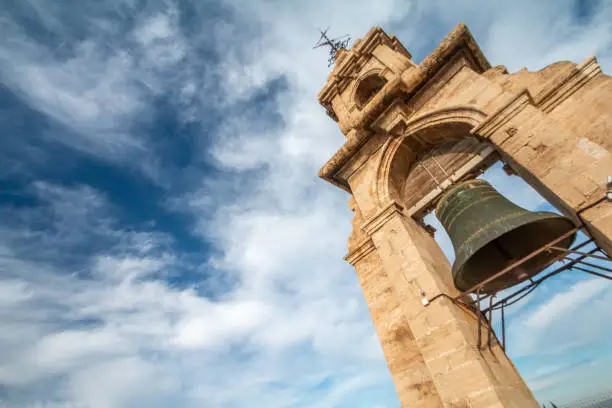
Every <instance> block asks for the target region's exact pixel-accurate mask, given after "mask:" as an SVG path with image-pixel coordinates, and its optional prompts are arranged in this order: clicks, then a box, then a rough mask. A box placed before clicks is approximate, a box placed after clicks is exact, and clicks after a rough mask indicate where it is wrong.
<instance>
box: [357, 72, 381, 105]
mask: <svg viewBox="0 0 612 408" xmlns="http://www.w3.org/2000/svg"><path fill="white" fill-rule="evenodd" d="M386 83H387V80H386V79H385V78H383V77H381V76H379V75H376V74H375V75H370V76H368V77H366V78H364V79H363V80H362V81H361V82H360V83H359V85H358V86H357V91H356V92H355V103H356V104H357V106H358V107H359V108H362V107H364V106H365V104H366V103H368V102H369V101H370V99H372V98H373V97H374V95H376V94H377V93H378V91H380V90H381V89H382V87H383V86H385V84H386Z"/></svg>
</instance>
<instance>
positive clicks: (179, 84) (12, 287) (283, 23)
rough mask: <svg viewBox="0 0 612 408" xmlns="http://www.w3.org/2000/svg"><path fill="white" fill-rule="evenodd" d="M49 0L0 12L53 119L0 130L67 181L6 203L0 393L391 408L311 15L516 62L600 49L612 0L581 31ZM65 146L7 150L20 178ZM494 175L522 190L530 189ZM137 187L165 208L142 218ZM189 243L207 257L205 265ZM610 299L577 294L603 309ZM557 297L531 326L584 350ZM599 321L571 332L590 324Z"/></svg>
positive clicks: (428, 15) (8, 47) (1, 57)
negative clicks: (454, 38)
mask: <svg viewBox="0 0 612 408" xmlns="http://www.w3.org/2000/svg"><path fill="white" fill-rule="evenodd" d="M47 3H48V2H43V1H40V0H29V1H24V2H20V3H19V5H17V6H15V7H14V9H10V10H4V11H3V14H2V16H1V17H0V19H1V22H2V24H0V35H2V36H3V38H5V39H6V41H4V42H3V44H2V46H0V78H1V80H2V82H3V85H4V86H5V88H3V89H4V90H5V91H6V92H10V93H11V95H12V96H15V95H16V96H17V100H18V101H20V103H22V104H23V106H22V107H21V108H20V109H27V108H29V109H32V110H34V111H36V112H38V114H39V115H41V117H43V118H46V119H47V120H49V121H50V122H52V123H53V124H55V125H57V126H56V127H53V128H52V127H50V126H49V127H43V128H42V129H44V131H41V132H35V133H34V134H26V133H24V134H23V135H20V136H23V137H19V138H18V137H13V138H8V137H7V138H6V139H7V143H9V144H12V145H16V144H19V146H28V148H33V149H34V148H36V146H41V145H43V142H44V143H50V144H51V145H55V144H56V145H60V146H62V150H61V152H62V154H63V155H65V156H61V157H60V158H55V160H54V161H53V163H54V164H55V163H58V167H60V169H61V170H63V171H64V173H62V172H59V171H57V170H58V169H55V168H54V169H47V170H54V171H49V174H51V175H49V174H47V173H38V174H35V175H34V176H32V174H29V175H28V177H29V178H26V177H25V176H23V175H22V176H20V177H21V178H18V181H19V182H20V183H22V184H23V185H24V186H25V187H24V188H22V189H21V190H20V194H21V195H22V196H23V197H20V198H19V199H15V200H14V202H13V201H11V200H8V199H7V203H5V204H6V205H3V206H2V207H1V209H0V221H1V224H2V227H0V228H1V234H0V304H2V305H3V306H6V307H2V308H0V309H2V310H3V311H2V312H0V324H1V325H2V328H3V330H2V331H1V333H0V383H1V384H2V387H1V388H0V406H1V407H3V408H4V406H6V407H17V406H19V407H24V406H26V407H28V406H31V407H87V408H106V407H113V408H115V407H127V406H150V407H162V406H185V407H190V406H194V407H196V406H197V407H201V406H211V407H240V406H262V407H317V406H321V407H331V406H333V407H351V408H359V407H372V406H385V407H397V406H398V402H397V398H396V396H395V391H394V389H393V385H392V383H391V380H390V378H389V374H388V371H387V368H386V364H385V362H384V358H383V356H382V352H381V349H380V346H379V344H378V339H377V338H376V335H375V332H374V329H373V327H372V323H371V319H370V316H369V313H368V310H367V306H366V305H365V303H364V300H363V297H362V294H361V291H360V288H359V284H358V281H357V278H356V276H355V274H354V271H353V270H352V269H351V267H350V266H348V265H347V264H346V263H344V261H343V260H342V256H343V255H344V254H345V252H346V239H347V237H348V235H349V232H350V217H351V213H350V211H348V210H347V208H346V200H347V198H348V197H347V196H346V194H345V193H343V192H340V191H338V190H336V189H335V188H333V187H332V186H329V185H326V184H325V183H323V182H322V181H321V180H319V179H317V177H316V172H317V170H318V168H319V167H320V166H321V165H322V164H323V163H324V162H325V161H326V160H327V159H328V158H329V157H330V156H331V155H332V154H333V152H334V151H335V150H336V149H337V148H338V147H340V146H341V144H342V143H343V142H344V138H343V137H342V136H341V134H340V132H339V130H338V129H337V128H336V127H335V124H334V123H333V122H332V121H330V120H329V119H328V118H327V117H326V116H325V114H324V112H323V109H322V108H321V107H320V106H318V104H317V101H316V94H317V92H318V91H319V89H320V87H321V86H322V85H323V83H324V81H325V80H326V77H327V74H328V68H327V67H326V63H325V62H326V55H325V53H324V52H323V51H321V50H318V51H313V50H312V45H313V42H314V41H315V40H316V37H317V28H318V27H319V26H321V28H325V26H327V25H328V24H330V25H332V27H333V30H334V31H335V32H337V33H339V34H344V33H345V32H349V33H351V34H352V35H353V36H354V37H359V36H361V35H363V34H364V33H365V32H367V30H368V29H369V28H370V27H371V26H372V25H376V24H380V25H383V26H384V27H385V28H386V29H388V31H389V32H393V33H395V34H397V35H398V36H399V38H400V39H401V40H402V41H403V42H404V44H405V45H406V46H407V47H408V48H409V49H410V50H411V51H412V52H413V54H415V56H416V58H417V59H420V58H422V57H424V56H425V55H426V54H427V53H428V52H429V51H431V49H432V48H433V46H435V44H436V43H437V41H438V40H440V39H441V38H442V36H443V35H445V34H446V33H447V32H448V31H449V30H450V29H451V28H452V27H453V26H454V25H455V23H456V22H458V21H459V20H461V19H462V20H465V21H466V22H467V23H468V25H469V26H470V28H471V29H472V30H473V31H474V32H475V34H476V36H477V38H478V40H479V42H480V43H481V44H482V45H483V46H484V48H485V50H486V51H487V53H488V55H489V56H490V58H491V60H492V62H494V63H503V64H506V65H507V66H508V67H509V68H511V69H518V68H520V67H522V66H523V65H527V66H529V67H530V68H539V67H541V66H542V65H545V64H546V63H549V62H554V61H555V60H556V59H559V58H562V59H565V58H571V59H574V60H576V61H580V60H582V59H583V58H584V57H586V56H587V54H588V53H591V52H597V53H599V54H600V55H601V56H602V61H605V60H606V58H609V55H610V53H609V45H610V43H609V38H610V36H609V35H608V36H607V37H606V33H607V32H608V31H607V30H608V29H609V27H610V25H609V21H612V20H610V18H609V16H610V11H611V10H610V8H609V7H608V6H607V5H606V4H604V3H605V2H602V3H600V8H601V9H599V10H597V12H596V13H594V14H593V16H591V17H589V18H590V20H589V21H588V23H587V22H579V21H578V20H576V19H575V18H574V17H573V10H572V8H571V2H569V1H563V2H559V3H558V4H557V3H556V4H555V6H554V8H552V6H550V7H549V6H545V5H541V4H540V5H533V4H532V2H527V1H525V2H520V4H518V5H517V4H513V5H511V6H510V5H501V3H500V5H492V4H490V2H473V3H470V4H469V5H467V4H464V5H462V6H461V7H460V6H458V5H455V4H450V5H449V3H448V2H433V3H432V2H418V1H385V2H361V3H350V4H348V3H342V2H340V3H333V4H328V3H324V2H314V3H312V2H311V3H304V2H302V3H300V2H293V3H269V2H265V1H264V2H259V1H255V2H253V1H239V2H220V3H214V2H175V1H171V0H168V1H162V0H160V1H151V2H147V4H146V5H143V3H141V2H136V1H128V0H123V1H121V2H112V3H108V2H97V3H95V4H94V3H91V4H86V5H85V4H82V3H81V2H76V3H74V4H72V3H70V4H68V5H67V4H64V3H62V2H59V3H56V4H47ZM551 20H555V21H559V22H563V24H562V23H558V24H557V23H554V21H553V23H554V24H553V23H551ZM587 20H588V18H587ZM546 26H548V29H540V28H539V27H546ZM568 27H569V28H568ZM579 29H580V30H582V31H580V33H579V32H578V30H579ZM525 39H529V41H527V42H526V40H525ZM534 39H535V40H534ZM543 50H547V52H543ZM548 50H554V52H552V51H551V52H548ZM561 54H563V56H560V55H561ZM604 68H605V67H604ZM19 106H21V105H19ZM37 117H38V116H37ZM9 119H10V118H9ZM0 124H2V125H3V126H4V124H6V127H7V129H2V130H3V134H7V135H8V134H12V133H10V132H9V131H8V130H10V129H11V127H10V126H9V125H12V124H13V123H12V122H10V121H9V120H8V119H6V120H4V118H3V121H2V122H0ZM45 126H46V125H45ZM58 129H59V130H58ZM32 146H33V147H32ZM45 146H47V145H45ZM7 151H9V150H7ZM10 151H19V152H24V151H26V149H25V148H24V149H22V150H19V149H14V150H10ZM75 152H76V153H75ZM55 153H56V152H55V151H51V150H49V151H46V150H43V151H39V152H37V155H34V154H28V155H25V154H24V155H23V156H20V157H19V158H12V160H13V161H16V162H17V163H20V164H21V168H22V169H27V168H29V167H30V166H31V165H32V164H35V163H38V162H42V161H44V159H47V160H48V158H49V157H51V156H52V155H53V154H55ZM83 153H84V154H85V156H87V157H88V160H89V161H88V163H89V164H91V163H95V164H96V165H98V166H99V163H104V165H105V166H108V167H99V168H102V169H103V170H98V171H101V172H104V171H106V170H107V169H113V171H118V172H123V173H122V174H125V175H129V176H130V177H135V178H138V177H140V178H138V182H139V183H141V184H143V185H146V186H147V189H143V192H144V193H143V194H145V193H147V194H150V196H147V197H144V198H143V199H142V200H140V201H139V202H138V203H131V202H130V199H129V197H131V196H130V194H131V193H133V192H132V191H129V189H130V188H131V186H132V185H131V184H130V185H129V186H123V187H124V188H114V187H116V186H114V185H112V184H113V183H114V182H115V181H116V180H117V182H121V181H122V179H120V178H117V177H114V178H113V177H111V175H109V176H108V181H107V185H104V184H101V183H97V184H96V186H95V187H94V185H93V183H92V184H88V180H89V179H88V178H87V176H86V174H85V173H86V172H83V174H81V173H79V172H80V170H81V167H77V166H76V165H74V163H72V162H71V160H76V159H75V157H78V158H79V160H82V158H81V156H80V155H81V154H83ZM33 157H36V160H33V159H32V158H33ZM73 165H74V166H75V167H74V168H72V167H71V166H73ZM99 168H98V169H99ZM67 169H71V171H72V172H71V171H68V170H67ZM75 169H76V170H75ZM133 169H140V170H141V172H140V173H139V174H138V175H134V174H133ZM89 170H91V169H89ZM143 172H144V175H145V177H143ZM75 173H79V174H76V175H75ZM58 174H60V175H58ZM62 174H63V175H64V177H65V178H63V179H62V177H61V175H62ZM496 174H498V173H490V174H489V176H490V177H491V179H492V181H495V182H494V184H496V187H498V188H500V190H503V191H502V192H503V193H504V194H507V195H508V196H509V197H511V198H513V199H514V200H515V201H519V204H522V205H524V206H526V207H527V208H530V207H532V206H534V205H539V204H540V203H541V201H540V198H539V197H537V196H534V195H533V193H532V192H530V191H529V189H526V188H525V185H524V184H521V183H518V182H517V183H514V181H513V180H514V179H507V178H499V180H498V181H497V180H494V179H495V177H497V176H496ZM499 174H501V173H499ZM66 175H68V176H66ZM145 179H146V180H145ZM150 179H153V180H154V181H155V182H156V183H158V185H157V186H155V188H154V187H150V184H147V183H149V182H150ZM123 181H124V180H123ZM136 184H137V183H136ZM136 184H135V185H136ZM138 185H140V184H138ZM160 185H161V186H162V187H159V186H160ZM3 197H5V196H3ZM20 200H21V201H20ZM143 201H145V202H146V201H156V204H157V205H158V207H159V208H158V210H157V211H158V212H157V213H155V214H152V215H151V216H150V219H145V220H144V221H143V220H142V219H138V220H135V219H131V218H130V217H129V214H141V213H143V212H144V211H143V209H142V208H140V207H139V206H142V202H143ZM156 208H157V207H156ZM126 209H129V210H130V211H125V210H126ZM176 214H179V215H180V216H184V217H186V219H187V221H185V224H186V227H184V229H185V231H182V230H179V229H180V228H183V227H179V226H178V225H176V224H177V223H175V222H174V220H176V218H169V217H171V216H175V215H176ZM143 218H146V217H144V216H143ZM168 219H170V220H171V221H168ZM164 220H165V222H166V224H170V226H168V225H166V227H165V228H162V227H161V226H160V225H162V224H163V223H164ZM179 232H180V234H179ZM185 237H188V238H189V239H193V240H196V241H198V243H200V244H201V245H202V248H203V251H208V252H204V253H202V254H200V256H199V257H196V256H194V254H193V251H188V250H187V249H186V246H187V245H186V243H185V242H184V241H182V240H181V239H185ZM446 245H447V246H448V242H447V244H446ZM585 284H586V283H585ZM588 288H590V286H587V289H588ZM591 289H592V290H591V292H590V293H592V294H593V295H595V289H594V288H591ZM570 292H571V291H570ZM570 292H568V293H570ZM606 293H607V292H605V293H604V292H603V291H602V292H601V293H599V294H598V296H593V297H591V298H590V300H589V302H602V305H609V304H610V303H609V302H610V298H609V296H608V295H607V294H606ZM557 296H562V295H557ZM568 296H570V295H568ZM572 297H573V295H572ZM554 299H555V295H554V294H553V295H552V296H551V301H550V304H549V305H548V306H545V305H540V304H538V303H537V302H536V305H535V307H539V308H540V309H538V310H539V311H537V312H536V313H535V314H533V315H532V316H534V317H532V321H533V322H535V323H537V324H532V325H531V326H525V327H521V328H520V330H522V331H521V334H522V335H526V336H529V335H533V338H534V339H540V340H541V339H542V337H539V334H538V333H540V332H539V331H538V330H543V329H542V328H543V327H546V330H547V332H549V333H558V335H557V336H556V337H555V338H556V339H561V338H562V339H563V342H562V343H563V345H567V344H573V343H574V342H580V341H582V340H583V339H584V338H586V337H582V334H581V335H578V334H576V333H574V336H568V335H567V333H566V332H563V331H562V327H563V325H564V322H566V321H567V320H564V319H565V318H563V319H556V318H552V317H551V316H554V314H553V312H552V310H559V308H561V309H563V310H565V313H566V314H568V316H571V315H572V312H571V311H570V309H569V306H567V304H569V303H571V302H569V299H568V298H567V297H566V298H561V299H565V300H556V301H555V300H554ZM557 299H559V298H557ZM584 301H585V303H583V306H581V307H584V305H587V304H589V303H586V299H584ZM572 304H574V303H572ZM601 308H602V307H600V309H601ZM609 309H610V308H609V307H608V308H607V309H605V310H609ZM530 310H534V309H530V307H526V308H525V312H529V313H531V311H530ZM572 310H574V309H572ZM575 310H578V309H575ZM524 316H525V315H524V314H523V313H522V312H521V313H518V314H517V317H516V320H514V323H513V324H515V325H517V324H519V321H520V319H524ZM538 316H539V317H538ZM600 317H601V316H600ZM593 318H595V317H593ZM588 323H589V322H588V321H586V320H585V321H584V322H582V323H581V325H580V327H579V328H580V330H574V331H575V332H578V333H583V335H584V336H587V335H591V334H593V332H589V331H587V330H586V328H587V327H586V325H587V324H588ZM515 327H518V326H515ZM600 329H601V330H604V328H600ZM517 330H518V329H517ZM581 330H582V331H581ZM597 333H599V334H601V333H603V332H597ZM564 336H565V337H564ZM551 342H552V340H551ZM511 344H512V342H511ZM514 344H517V343H514ZM542 344H546V345H549V344H550V343H545V342H543V343H537V344H533V347H532V345H529V344H526V345H521V344H518V347H517V350H519V349H520V350H522V351H524V353H523V354H525V353H527V354H529V355H530V356H532V357H533V356H534V355H537V354H538V353H539V352H540V351H541V346H542ZM561 365H563V364H562V363H561ZM364 373H365V374H364ZM2 404H4V405H2Z"/></svg>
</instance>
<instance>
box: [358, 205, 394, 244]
mask: <svg viewBox="0 0 612 408" xmlns="http://www.w3.org/2000/svg"><path fill="white" fill-rule="evenodd" d="M403 213H404V207H403V206H402V205H401V204H399V203H397V202H396V201H391V202H390V203H389V204H388V205H387V206H386V207H384V208H383V209H382V210H380V211H379V212H378V213H377V214H376V215H374V216H373V217H372V218H370V219H369V220H367V221H366V222H364V223H363V225H362V226H361V230H362V231H363V232H365V233H366V234H367V235H370V236H371V235H372V234H373V233H375V232H376V231H378V230H379V229H380V228H381V227H382V226H383V225H385V224H386V223H387V221H389V220H390V219H391V218H393V217H394V216H395V215H397V214H403Z"/></svg>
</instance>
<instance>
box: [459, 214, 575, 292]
mask: <svg viewBox="0 0 612 408" xmlns="http://www.w3.org/2000/svg"><path fill="white" fill-rule="evenodd" d="M529 214H530V215H531V216H532V218H531V219H527V218H526V219H525V220H524V221H523V222H522V223H520V224H518V225H517V226H516V228H520V227H522V226H525V225H527V224H529V223H531V222H534V219H533V216H534V215H535V216H536V217H541V218H539V219H536V220H535V222H540V221H545V220H549V219H556V220H559V221H561V220H563V221H565V222H567V224H568V231H569V230H571V228H569V227H570V226H571V227H575V226H576V224H575V223H574V221H572V220H571V219H570V218H568V217H566V216H563V215H559V214H556V213H554V212H551V211H535V212H530V213H529ZM502 235H504V234H501V235H499V236H498V237H496V238H495V239H497V238H499V237H501V236H502ZM576 236H577V233H576V232H575V233H574V234H572V235H571V236H569V237H568V238H567V239H566V241H567V244H566V245H562V243H558V244H557V245H562V246H564V247H565V248H566V249H567V248H569V247H570V246H571V245H572V244H573V243H574V241H575V240H576ZM489 242H491V241H488V242H486V243H484V244H483V245H481V246H479V247H478V248H477V249H475V250H473V251H471V253H470V254H469V255H463V258H462V259H463V262H462V263H461V264H457V262H456V260H457V259H458V257H457V256H456V257H455V262H453V266H452V268H451V275H452V278H453V284H454V285H455V287H456V288H457V289H459V290H460V291H466V290H468V289H470V288H471V287H473V286H475V285H476V284H473V285H469V286H466V287H464V285H459V283H460V282H458V281H459V280H460V279H459V278H460V277H461V272H462V270H463V268H464V267H465V265H466V263H467V261H468V260H469V259H470V258H471V257H472V256H474V255H475V254H476V253H478V251H480V250H481V249H483V248H484V247H485V246H486V245H487V244H488V243H489ZM455 255H456V253H455ZM497 272H500V271H497ZM497 272H496V273H497ZM540 272H542V271H539V272H537V273H540ZM537 273H536V274H537ZM518 283H520V282H517V284H518ZM511 286H513V285H509V286H507V287H505V288H504V289H507V288H508V287H511ZM485 288H486V286H485ZM483 289H484V288H483ZM502 290H503V289H502Z"/></svg>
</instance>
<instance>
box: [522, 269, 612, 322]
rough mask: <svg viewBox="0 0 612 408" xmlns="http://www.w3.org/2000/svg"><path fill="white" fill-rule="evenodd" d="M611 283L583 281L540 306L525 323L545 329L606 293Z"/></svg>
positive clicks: (592, 280) (593, 280) (598, 280)
mask: <svg viewBox="0 0 612 408" xmlns="http://www.w3.org/2000/svg"><path fill="white" fill-rule="evenodd" d="M609 286H610V281H605V280H604V281H602V280H601V279H599V278H595V279H590V280H587V281H582V282H579V283H577V284H575V285H574V286H573V287H571V288H570V289H569V290H568V291H566V292H562V293H557V294H556V295H554V296H553V297H552V299H550V300H549V301H548V302H546V303H545V304H543V305H541V306H539V307H538V308H537V309H536V310H535V311H532V312H531V315H530V316H529V317H528V318H527V320H526V321H525V326H527V327H532V328H537V329H544V328H546V326H548V325H550V324H551V323H553V322H554V321H556V320H559V319H561V318H563V316H564V315H567V314H568V312H569V311H571V310H572V309H574V308H577V307H579V306H581V305H583V304H584V303H586V302H588V301H589V300H591V299H592V298H593V297H595V296H597V295H598V294H599V293H601V292H603V291H605V290H606V289H608V287H609Z"/></svg>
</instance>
